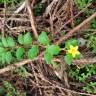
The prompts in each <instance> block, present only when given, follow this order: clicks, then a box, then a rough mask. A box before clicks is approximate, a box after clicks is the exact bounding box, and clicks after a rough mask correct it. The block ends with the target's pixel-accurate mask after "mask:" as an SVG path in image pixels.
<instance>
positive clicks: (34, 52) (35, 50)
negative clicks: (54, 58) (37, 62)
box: [28, 45, 39, 59]
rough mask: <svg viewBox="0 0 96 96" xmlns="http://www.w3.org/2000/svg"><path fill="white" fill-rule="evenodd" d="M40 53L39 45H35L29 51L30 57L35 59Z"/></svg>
mask: <svg viewBox="0 0 96 96" xmlns="http://www.w3.org/2000/svg"><path fill="white" fill-rule="evenodd" d="M38 53H39V49H38V46H36V45H33V46H32V48H31V49H30V50H29V51H28V58H30V59H34V58H35V57H36V56H37V55H38Z"/></svg>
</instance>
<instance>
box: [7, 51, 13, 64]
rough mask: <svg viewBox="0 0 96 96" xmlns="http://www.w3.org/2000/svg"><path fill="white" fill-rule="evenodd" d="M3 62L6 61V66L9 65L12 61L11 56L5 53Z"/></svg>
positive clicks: (9, 53)
mask: <svg viewBox="0 0 96 96" xmlns="http://www.w3.org/2000/svg"><path fill="white" fill-rule="evenodd" d="M5 60H6V63H8V64H10V63H11V61H12V54H11V52H6V54H5Z"/></svg>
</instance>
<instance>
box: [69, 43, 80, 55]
mask: <svg viewBox="0 0 96 96" xmlns="http://www.w3.org/2000/svg"><path fill="white" fill-rule="evenodd" d="M68 53H70V54H72V56H73V57H75V56H76V55H79V54H80V52H79V51H78V46H75V47H74V46H72V45H70V49H69V50H68Z"/></svg>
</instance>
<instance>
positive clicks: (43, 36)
mask: <svg viewBox="0 0 96 96" xmlns="http://www.w3.org/2000/svg"><path fill="white" fill-rule="evenodd" d="M38 41H39V42H40V43H41V44H43V45H48V44H49V38H48V36H47V34H46V32H42V33H41V34H40V35H39V37H38Z"/></svg>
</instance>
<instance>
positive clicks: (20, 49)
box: [16, 47, 25, 60]
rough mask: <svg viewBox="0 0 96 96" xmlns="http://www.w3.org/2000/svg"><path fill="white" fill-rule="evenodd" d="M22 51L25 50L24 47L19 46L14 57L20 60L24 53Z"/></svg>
mask: <svg viewBox="0 0 96 96" xmlns="http://www.w3.org/2000/svg"><path fill="white" fill-rule="evenodd" d="M24 52H25V50H24V48H21V47H20V48H18V49H17V51H16V58H17V59H18V60H20V59H21V58H22V56H23V55H24Z"/></svg>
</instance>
